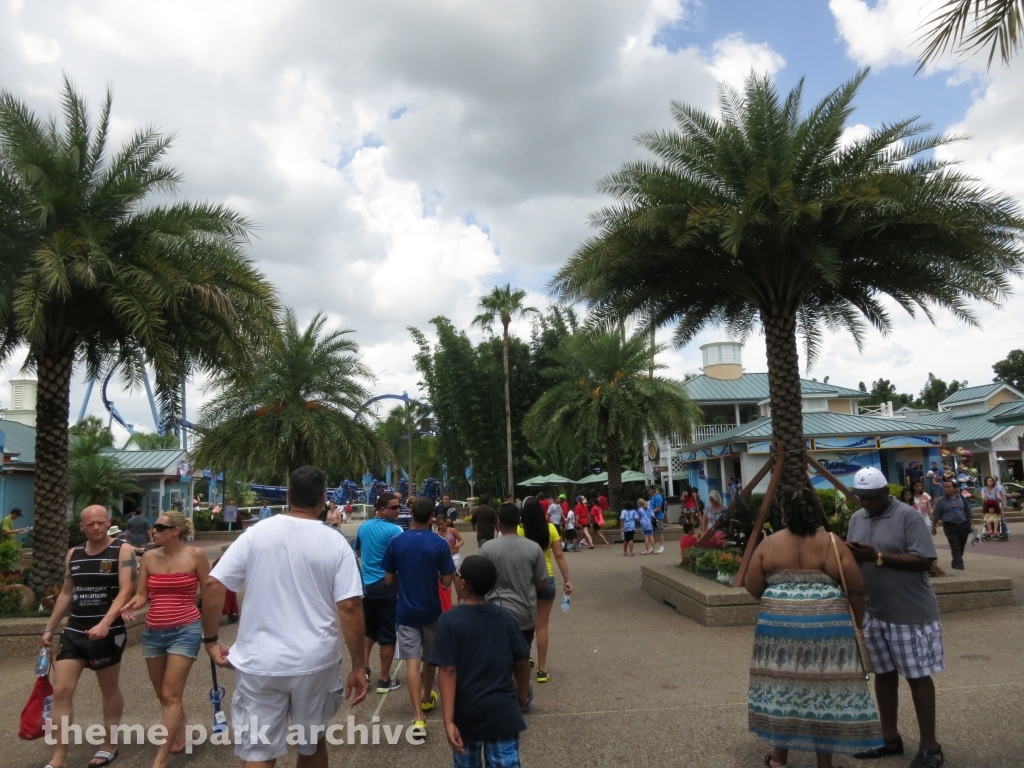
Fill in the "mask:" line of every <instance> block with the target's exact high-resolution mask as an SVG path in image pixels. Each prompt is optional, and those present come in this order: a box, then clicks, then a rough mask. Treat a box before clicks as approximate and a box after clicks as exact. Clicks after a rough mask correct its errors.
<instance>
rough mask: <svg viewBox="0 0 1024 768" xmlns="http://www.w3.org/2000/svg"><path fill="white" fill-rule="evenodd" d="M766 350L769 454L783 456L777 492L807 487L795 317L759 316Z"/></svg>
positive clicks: (791, 315) (778, 315)
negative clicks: (770, 439) (770, 451)
mask: <svg viewBox="0 0 1024 768" xmlns="http://www.w3.org/2000/svg"><path fill="white" fill-rule="evenodd" d="M761 322H762V324H763V325H764V337H765V348H766V351H767V353H768V389H769V392H770V398H771V399H770V402H771V408H772V450H773V452H774V453H775V455H776V456H780V455H781V456H784V457H785V458H784V463H783V476H782V478H781V480H780V483H779V492H780V493H785V492H786V491H789V490H793V489H797V488H801V487H806V486H807V485H808V479H807V465H806V464H805V463H804V456H803V451H804V416H803V396H802V393H801V391H800V356H799V353H798V349H797V339H796V314H795V313H790V314H787V313H783V312H780V313H777V314H773V315H766V314H765V313H763V312H762V314H761Z"/></svg>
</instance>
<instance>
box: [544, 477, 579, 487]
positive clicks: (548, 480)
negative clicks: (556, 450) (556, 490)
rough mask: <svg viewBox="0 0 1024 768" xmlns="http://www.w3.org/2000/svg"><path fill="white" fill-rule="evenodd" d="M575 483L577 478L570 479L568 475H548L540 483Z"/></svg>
mask: <svg viewBox="0 0 1024 768" xmlns="http://www.w3.org/2000/svg"><path fill="white" fill-rule="evenodd" d="M575 483H576V481H575V480H570V479H569V478H568V477H562V476H561V475H548V476H547V477H545V478H544V482H543V483H540V485H574V484H575Z"/></svg>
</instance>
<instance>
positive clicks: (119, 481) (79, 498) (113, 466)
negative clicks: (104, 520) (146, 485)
mask: <svg viewBox="0 0 1024 768" xmlns="http://www.w3.org/2000/svg"><path fill="white" fill-rule="evenodd" d="M140 490H141V489H140V488H139V487H138V486H137V485H136V484H135V479H134V477H133V476H132V474H131V473H130V472H128V470H126V469H125V468H124V467H123V466H122V464H121V462H120V461H118V460H117V454H114V453H98V452H85V451H78V450H72V452H71V456H70V461H69V463H68V494H69V495H70V496H71V498H72V499H74V506H75V509H76V510H79V511H80V510H82V509H84V508H85V507H87V506H89V505H90V504H99V505H100V506H102V507H110V506H112V505H113V504H114V502H115V501H117V499H119V498H121V497H122V496H125V495H127V494H129V493H138V492H139V491H140Z"/></svg>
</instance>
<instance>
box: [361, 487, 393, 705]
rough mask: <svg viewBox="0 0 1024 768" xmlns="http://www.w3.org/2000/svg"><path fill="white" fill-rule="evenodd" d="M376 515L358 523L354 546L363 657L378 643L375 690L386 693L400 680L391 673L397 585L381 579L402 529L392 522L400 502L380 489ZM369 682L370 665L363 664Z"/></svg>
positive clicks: (368, 658) (368, 656) (368, 654)
mask: <svg viewBox="0 0 1024 768" xmlns="http://www.w3.org/2000/svg"><path fill="white" fill-rule="evenodd" d="M374 507H375V509H376V513H377V516H376V517H374V518H372V519H370V520H367V521H366V522H365V523H363V524H362V525H360V526H359V531H358V532H357V533H356V543H355V545H354V546H353V549H355V552H356V555H358V556H359V561H360V567H361V570H362V576H363V619H364V623H365V625H366V641H365V644H366V661H367V662H369V661H370V652H371V651H372V650H373V644H374V643H377V644H378V645H380V675H379V676H378V677H377V693H387V692H388V691H393V690H395V689H396V688H398V687H400V686H401V685H402V684H401V682H399V681H398V680H395V679H394V678H392V677H391V663H392V661H394V658H395V608H396V606H397V604H398V586H397V585H395V584H385V583H384V553H385V552H386V551H387V548H388V544H389V543H390V542H391V540H392V539H393V538H395V536H401V535H402V529H401V528H399V527H398V526H397V525H395V520H396V519H397V518H398V510H399V508H400V507H401V502H400V501H399V500H398V497H397V496H395V494H393V493H382V494H381V495H380V496H378V497H377V501H376V503H375V504H374ZM366 682H367V683H369V682H370V668H369V667H367V668H366Z"/></svg>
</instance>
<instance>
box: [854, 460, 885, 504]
mask: <svg viewBox="0 0 1024 768" xmlns="http://www.w3.org/2000/svg"><path fill="white" fill-rule="evenodd" d="M852 491H853V495H854V496H864V497H868V498H870V497H872V496H878V495H879V494H881V493H882V492H886V493H888V492H889V481H888V480H886V479H885V475H883V474H882V473H881V471H880V470H878V469H876V468H875V467H864V469H858V470H857V474H856V475H854V477H853V488H852Z"/></svg>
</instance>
